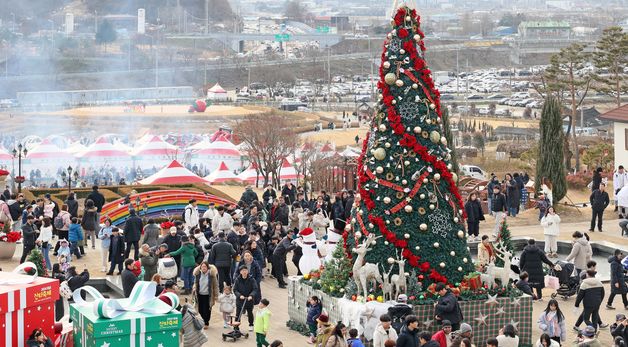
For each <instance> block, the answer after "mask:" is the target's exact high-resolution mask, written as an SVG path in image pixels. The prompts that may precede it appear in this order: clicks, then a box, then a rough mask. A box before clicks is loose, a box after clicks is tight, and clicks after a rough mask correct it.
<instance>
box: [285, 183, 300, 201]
mask: <svg viewBox="0 0 628 347" xmlns="http://www.w3.org/2000/svg"><path fill="white" fill-rule="evenodd" d="M281 196H283V197H284V198H285V199H286V201H285V202H286V203H287V204H289V205H292V203H293V202H294V201H295V200H296V197H297V187H295V186H294V184H292V182H288V183H286V184H285V185H284V186H283V188H281Z"/></svg>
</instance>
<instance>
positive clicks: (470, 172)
mask: <svg viewBox="0 0 628 347" xmlns="http://www.w3.org/2000/svg"><path fill="white" fill-rule="evenodd" d="M461 171H462V174H463V175H465V176H469V177H473V178H477V179H480V180H485V179H486V173H485V172H484V170H482V169H481V168H480V167H479V166H475V165H462V166H461Z"/></svg>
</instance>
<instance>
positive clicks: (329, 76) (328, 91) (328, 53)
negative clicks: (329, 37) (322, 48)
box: [327, 46, 331, 111]
mask: <svg viewBox="0 0 628 347" xmlns="http://www.w3.org/2000/svg"><path fill="white" fill-rule="evenodd" d="M330 102H331V47H330V46H328V47H327V111H329V110H330V109H331V103H330Z"/></svg>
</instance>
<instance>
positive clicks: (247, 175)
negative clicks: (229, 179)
mask: <svg viewBox="0 0 628 347" xmlns="http://www.w3.org/2000/svg"><path fill="white" fill-rule="evenodd" d="M256 169H257V164H256V163H251V164H250V165H249V167H248V168H247V169H246V170H244V171H242V172H240V174H239V175H238V178H239V179H240V180H241V181H242V182H244V183H246V184H255V182H256V181H258V178H259V183H260V184H264V177H263V176H262V175H258V173H257V170H256Z"/></svg>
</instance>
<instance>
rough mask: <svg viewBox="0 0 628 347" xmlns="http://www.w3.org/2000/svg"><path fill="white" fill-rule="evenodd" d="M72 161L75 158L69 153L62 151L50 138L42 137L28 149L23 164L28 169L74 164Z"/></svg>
mask: <svg viewBox="0 0 628 347" xmlns="http://www.w3.org/2000/svg"><path fill="white" fill-rule="evenodd" d="M74 162H75V159H74V157H73V156H72V155H71V154H70V153H68V152H65V151H63V150H62V149H61V148H59V147H58V146H57V145H55V144H54V143H52V141H50V139H44V140H43V141H42V142H40V143H39V144H38V145H35V146H34V147H33V148H31V149H29V150H28V153H27V155H26V160H24V165H25V167H26V168H28V169H29V170H30V169H41V168H51V167H52V168H55V169H56V168H58V167H59V166H62V167H67V166H68V165H74Z"/></svg>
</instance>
